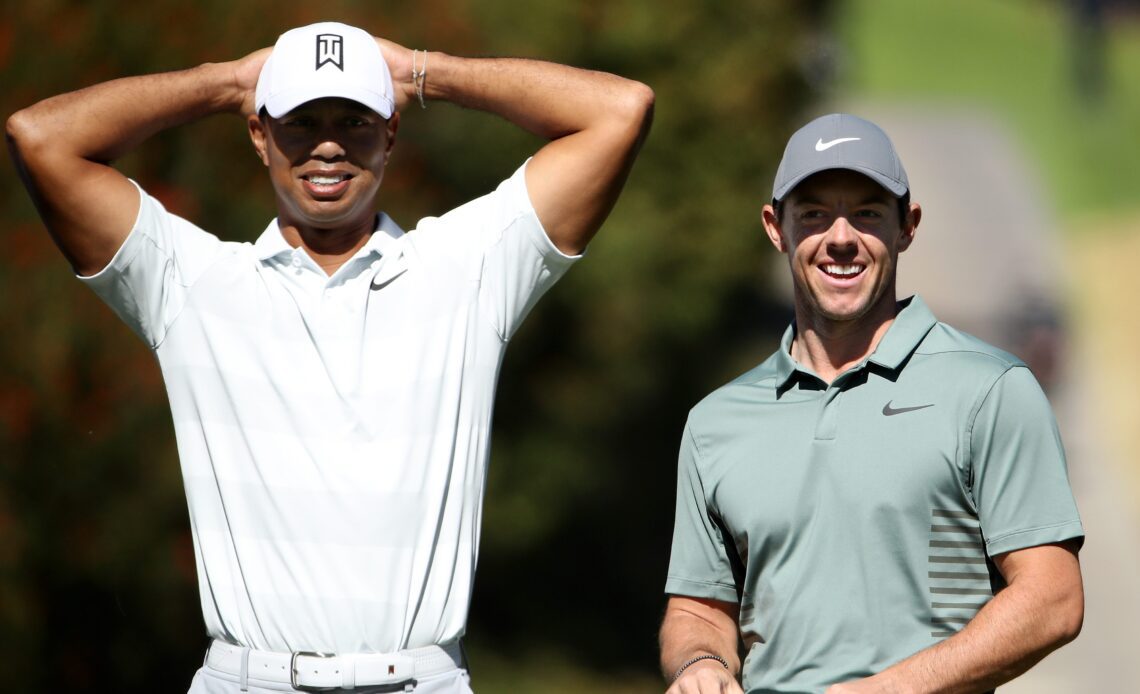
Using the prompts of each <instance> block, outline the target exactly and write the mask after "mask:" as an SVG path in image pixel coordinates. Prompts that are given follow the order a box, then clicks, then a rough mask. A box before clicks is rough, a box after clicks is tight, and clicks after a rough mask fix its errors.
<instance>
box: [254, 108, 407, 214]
mask: <svg viewBox="0 0 1140 694" xmlns="http://www.w3.org/2000/svg"><path fill="white" fill-rule="evenodd" d="M398 124H399V114H393V115H392V117H391V118H390V119H388V120H385V119H383V118H381V117H380V115H379V114H377V113H376V112H375V111H372V110H371V109H369V108H367V107H366V106H363V105H361V104H358V103H356V102H355V101H350V100H348V99H339V98H328V99H316V100H314V101H310V102H307V103H305V104H302V105H300V106H298V107H297V108H295V109H293V110H292V111H290V112H288V113H287V114H285V115H284V116H282V117H281V118H272V117H269V116H268V115H267V116H265V117H263V118H258V117H257V116H251V117H250V120H249V130H250V137H251V138H252V139H253V143H254V147H255V148H256V149H257V153H258V155H259V156H260V157H261V160H262V162H264V163H265V165H266V166H267V167H269V177H270V179H271V181H272V182H273V188H274V191H275V192H276V196H277V215H278V223H279V225H280V226H281V228H282V229H283V230H284V229H286V228H287V227H288V228H295V229H296V230H298V232H300V233H301V236H302V237H305V236H306V235H307V234H306V232H312V231H320V232H324V233H325V234H329V235H333V236H337V235H356V234H359V233H365V234H366V233H368V232H371V231H372V227H373V217H374V215H375V211H374V200H375V197H376V192H377V191H378V190H379V188H380V182H381V180H382V179H383V177H384V167H385V166H386V165H387V163H388V156H389V154H391V151H392V145H393V143H394V142H395V136H396V128H397V126H398Z"/></svg>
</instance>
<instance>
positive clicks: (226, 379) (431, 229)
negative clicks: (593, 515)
mask: <svg viewBox="0 0 1140 694" xmlns="http://www.w3.org/2000/svg"><path fill="white" fill-rule="evenodd" d="M524 170H525V165H524V166H523V167H521V168H520V169H519V170H518V171H517V172H516V173H515V174H514V175H513V176H512V177H511V178H510V179H508V180H507V181H505V182H503V183H502V184H501V185H500V186H499V187H498V189H497V190H495V191H494V192H493V193H491V194H489V195H487V196H484V197H482V198H479V199H477V200H474V201H472V202H470V203H467V204H466V205H463V206H461V207H459V208H457V209H455V210H453V211H451V212H449V213H447V214H445V215H443V216H442V217H438V218H434V217H429V218H425V219H423V220H421V221H420V223H419V225H418V226H417V227H416V229H415V231H414V232H412V233H410V234H406V235H405V234H404V232H403V231H401V230H400V228H399V227H397V226H396V224H395V223H394V222H392V220H391V219H389V218H388V217H387V216H386V215H383V214H381V215H380V216H379V222H378V226H377V230H376V232H375V233H374V234H373V235H372V237H371V238H370V240H369V241H368V243H367V244H366V245H365V246H364V247H363V248H362V249H361V250H360V251H359V252H358V253H357V254H356V255H355V256H353V258H352V259H351V260H349V261H348V262H347V263H345V264H344V265H343V266H342V267H341V268H340V269H339V270H338V271H337V272H336V273H335V274H334V275H332V276H331V277H329V276H327V275H326V274H325V273H324V271H323V270H321V269H320V268H319V267H318V266H317V265H316V263H315V262H313V260H312V259H311V258H310V257H309V255H308V254H307V253H305V252H304V251H303V250H301V249H293V248H291V247H290V246H289V245H288V244H287V243H286V242H285V240H284V239H283V238H282V236H281V234H280V232H279V230H278V227H277V222H276V220H274V221H273V222H271V223H270V224H269V227H268V228H267V229H266V230H265V232H264V233H263V234H262V235H261V237H260V238H259V239H258V240H257V242H256V243H253V244H249V243H231V242H224V241H221V240H219V239H218V238H217V237H215V236H213V235H212V234H209V233H207V232H205V231H203V230H201V229H199V228H198V227H196V226H194V225H193V224H191V223H190V222H188V221H186V220H184V219H181V218H179V217H177V216H175V215H173V214H170V213H168V212H167V211H166V210H165V209H163V207H162V205H161V204H159V203H158V201H157V200H155V199H154V198H152V197H150V196H149V195H147V194H145V193H141V197H142V203H141V206H140V210H139V216H138V220H137V222H136V224H135V227H134V229H133V230H132V231H131V234H130V236H129V237H128V238H127V240H126V242H125V243H124V244H123V247H122V248H121V249H119V251H118V253H117V254H116V255H115V258H114V259H113V260H112V261H111V263H110V265H109V266H108V267H107V268H106V269H104V270H103V271H101V272H100V273H99V274H97V275H94V276H92V277H89V278H82V279H83V280H84V282H86V283H87V284H88V285H90V286H91V287H92V288H93V289H94V290H95V292H96V293H98V294H99V296H100V297H102V298H103V299H104V300H105V301H106V302H107V303H108V304H109V305H110V306H111V307H112V308H113V309H114V310H115V311H116V313H118V314H119V316H120V317H121V318H122V319H123V320H124V321H125V322H126V323H127V324H128V325H129V326H130V327H131V328H132V329H133V330H134V331H135V332H136V333H137V334H138V335H139V336H140V337H142V338H143V339H144V340H145V341H146V342H147V344H148V345H150V346H151V348H152V349H153V350H154V352H155V354H156V355H157V357H158V361H159V364H160V366H161V368H162V374H163V378H164V379H165V382H166V388H167V392H168V395H169V398H170V409H171V413H172V415H173V418H174V427H175V433H176V436H177V441H178V452H179V457H180V459H181V465H182V472H183V476H184V479H185V483H186V496H187V500H188V503H189V507H190V523H191V526H192V529H193V535H194V547H195V555H196V559H197V568H198V578H199V583H200V590H201V598H202V611H203V614H204V617H205V621H206V627H207V629H208V631H209V633H210V636H212V637H215V638H219V639H224V640H226V641H230V642H233V643H238V644H242V645H247V646H250V647H252V648H257V649H265V650H273V651H297V650H303V651H318V652H334V653H356V652H392V651H395V650H399V649H401V648H409V647H418V646H424V645H427V644H433V643H446V642H449V641H453V640H455V639H457V638H459V637H460V636H461V635H462V634H463V631H464V624H465V620H466V616H467V607H468V602H469V598H470V594H471V586H472V578H473V574H474V570H475V559H476V554H477V552H478V546H479V524H480V517H481V507H482V498H483V489H484V480H485V472H486V464H487V458H488V453H489V448H490V440H491V412H492V406H493V400H494V394H495V384H496V379H497V376H498V372H499V366H500V364H501V362H502V358H503V352H504V350H505V348H506V345H507V341H508V340H509V338H510V337H511V335H513V334H514V332H515V330H516V329H517V328H518V326H519V323H520V322H521V321H522V319H523V318H524V317H525V316H526V314H527V313H528V311H529V310H530V309H531V307H532V306H533V305H534V303H535V301H536V300H537V299H538V298H539V297H540V296H541V295H542V294H543V292H545V291H546V290H547V289H548V288H550V286H551V285H553V284H554V282H555V281H556V280H557V279H558V278H559V277H560V276H561V275H562V274H563V273H564V272H565V271H566V270H567V268H569V266H570V265H571V264H572V263H573V262H574V260H575V259H576V257H570V256H566V255H563V254H562V253H560V252H559V251H558V250H557V248H555V247H554V245H553V244H552V243H551V242H550V240H549V239H548V238H547V236H546V234H545V232H544V231H543V229H542V226H541V224H540V223H539V221H538V217H537V216H536V215H535V212H534V208H533V207H532V206H531V204H530V200H529V198H528V196H527V191H526V183H525V178H524V175H523V172H524ZM140 192H141V189H140Z"/></svg>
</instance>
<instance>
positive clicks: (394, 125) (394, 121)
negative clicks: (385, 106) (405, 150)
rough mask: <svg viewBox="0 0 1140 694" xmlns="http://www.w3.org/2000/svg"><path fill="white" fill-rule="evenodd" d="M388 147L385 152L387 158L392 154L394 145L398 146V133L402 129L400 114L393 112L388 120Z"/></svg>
mask: <svg viewBox="0 0 1140 694" xmlns="http://www.w3.org/2000/svg"><path fill="white" fill-rule="evenodd" d="M387 127H388V147H387V148H386V149H385V151H384V155H385V158H387V157H388V156H389V155H391V154H392V145H394V144H396V131H397V130H399V129H400V112H399V111H393V112H392V117H391V118H389V119H388V126H387Z"/></svg>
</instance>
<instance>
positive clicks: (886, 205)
mask: <svg viewBox="0 0 1140 694" xmlns="http://www.w3.org/2000/svg"><path fill="white" fill-rule="evenodd" d="M920 216H921V209H920V208H919V207H918V205H910V206H909V207H908V208H907V210H906V214H905V217H903V218H901V219H900V210H899V202H898V199H897V198H895V197H894V196H893V195H891V193H889V192H888V191H887V190H885V189H884V188H882V187H881V186H880V185H878V184H877V183H875V182H874V181H872V180H871V179H870V178H867V177H866V176H863V175H862V174H859V173H856V172H854V171H848V170H845V169H830V170H827V171H821V172H820V173H817V174H815V175H813V176H811V177H809V178H807V179H805V180H804V181H803V182H801V183H800V184H799V185H797V186H796V187H795V188H794V189H793V190H792V191H791V192H790V193H788V195H787V196H786V197H785V198H784V204H783V206H782V214H780V215H779V216H777V213H776V210H775V209H774V208H773V207H772V206H771V205H765V206H764V228H765V231H766V232H767V234H768V238H769V239H770V240H771V241H772V245H774V246H775V247H776V249H777V250H779V251H780V252H781V253H786V254H787V255H788V263H789V265H790V267H791V271H792V280H793V283H794V290H795V302H796V319H797V321H798V322H799V323H800V324H801V327H808V326H811V327H813V328H815V329H817V330H820V331H823V332H826V333H835V332H837V331H839V330H842V331H850V330H851V329H856V330H857V329H860V328H861V327H868V328H870V329H872V330H873V329H875V327H877V326H878V325H880V324H882V323H883V322H884V321H889V320H891V319H892V318H893V317H894V313H895V275H896V269H897V261H898V254H899V253H901V252H902V251H904V250H906V249H907V247H909V246H910V244H911V241H913V240H914V233H915V229H916V227H917V226H918V221H919V218H920Z"/></svg>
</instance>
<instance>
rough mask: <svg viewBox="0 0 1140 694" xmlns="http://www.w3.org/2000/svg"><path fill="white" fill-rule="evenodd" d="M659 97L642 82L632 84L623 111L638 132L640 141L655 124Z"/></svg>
mask: <svg viewBox="0 0 1140 694" xmlns="http://www.w3.org/2000/svg"><path fill="white" fill-rule="evenodd" d="M656 100H657V95H656V94H654V93H653V89H652V88H651V87H650V86H649V85H647V84H642V83H641V82H631V84H630V87H629V89H628V90H627V95H626V98H625V104H624V109H623V111H624V112H625V113H626V115H627V117H628V118H629V120H630V122H631V123H632V124H633V126H634V128H635V129H636V130H637V132H638V136H639V140H640V139H643V138H644V137H645V135H647V134H648V133H649V126H650V125H651V124H652V123H653V107H654V104H655V102H656Z"/></svg>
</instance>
